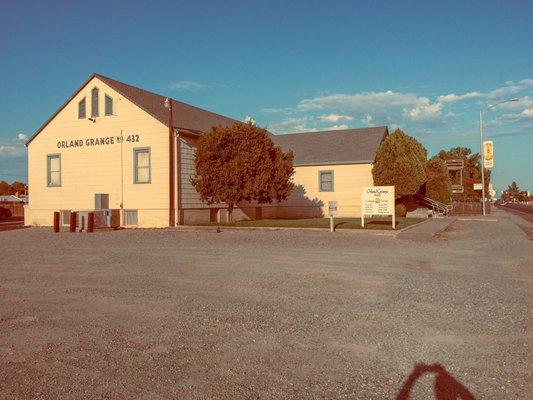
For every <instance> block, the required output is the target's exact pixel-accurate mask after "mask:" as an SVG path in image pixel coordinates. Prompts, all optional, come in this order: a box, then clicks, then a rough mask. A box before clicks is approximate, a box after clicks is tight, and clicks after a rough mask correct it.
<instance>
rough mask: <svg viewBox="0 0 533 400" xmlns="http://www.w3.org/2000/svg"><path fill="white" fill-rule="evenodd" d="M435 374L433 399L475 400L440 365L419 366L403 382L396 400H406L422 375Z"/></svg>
mask: <svg viewBox="0 0 533 400" xmlns="http://www.w3.org/2000/svg"><path fill="white" fill-rule="evenodd" d="M429 373H434V374H435V387H434V390H435V399H437V400H459V399H460V400H476V398H475V397H474V395H473V394H472V393H470V391H469V390H468V389H467V388H466V387H464V386H463V385H462V384H461V382H459V381H458V380H457V379H455V378H454V377H453V376H451V375H450V374H449V373H448V371H446V370H445V369H444V367H443V366H442V365H440V364H433V365H426V364H419V365H417V366H416V367H415V369H414V370H413V372H411V375H409V377H408V378H407V380H406V381H405V382H404V384H403V386H402V388H401V390H400V392H399V393H398V396H397V397H396V400H408V399H409V396H410V394H411V390H412V388H413V386H414V385H415V383H416V382H417V381H418V379H420V378H421V377H422V376H423V375H424V374H429Z"/></svg>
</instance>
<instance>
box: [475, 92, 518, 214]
mask: <svg viewBox="0 0 533 400" xmlns="http://www.w3.org/2000/svg"><path fill="white" fill-rule="evenodd" d="M511 101H518V99H517V98H514V99H509V100H503V101H499V102H497V103H494V104H491V105H489V106H487V107H485V108H481V109H480V110H479V148H480V154H481V205H482V208H483V215H485V214H486V213H485V152H484V149H483V111H488V110H490V109H491V108H494V107H496V106H498V105H500V104H503V103H510V102H511Z"/></svg>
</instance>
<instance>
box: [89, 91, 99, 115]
mask: <svg viewBox="0 0 533 400" xmlns="http://www.w3.org/2000/svg"><path fill="white" fill-rule="evenodd" d="M99 115H100V112H99V110H98V88H97V87H94V88H93V90H91V117H93V118H94V117H98V116H99Z"/></svg>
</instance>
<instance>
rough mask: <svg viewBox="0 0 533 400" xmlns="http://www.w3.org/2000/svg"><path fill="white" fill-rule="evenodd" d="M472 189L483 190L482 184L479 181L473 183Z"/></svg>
mask: <svg viewBox="0 0 533 400" xmlns="http://www.w3.org/2000/svg"><path fill="white" fill-rule="evenodd" d="M474 190H483V185H482V184H481V183H474Z"/></svg>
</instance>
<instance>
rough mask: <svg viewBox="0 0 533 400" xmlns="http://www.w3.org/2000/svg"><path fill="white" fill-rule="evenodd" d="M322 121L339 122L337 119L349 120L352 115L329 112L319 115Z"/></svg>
mask: <svg viewBox="0 0 533 400" xmlns="http://www.w3.org/2000/svg"><path fill="white" fill-rule="evenodd" d="M319 118H320V120H322V121H324V122H339V121H351V120H352V119H353V117H351V116H349V115H340V114H329V115H322V116H321V117H319Z"/></svg>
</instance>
